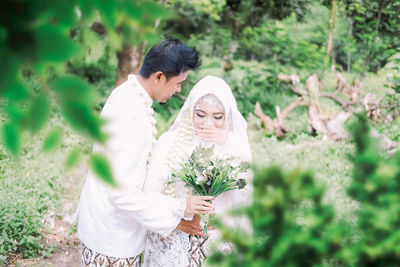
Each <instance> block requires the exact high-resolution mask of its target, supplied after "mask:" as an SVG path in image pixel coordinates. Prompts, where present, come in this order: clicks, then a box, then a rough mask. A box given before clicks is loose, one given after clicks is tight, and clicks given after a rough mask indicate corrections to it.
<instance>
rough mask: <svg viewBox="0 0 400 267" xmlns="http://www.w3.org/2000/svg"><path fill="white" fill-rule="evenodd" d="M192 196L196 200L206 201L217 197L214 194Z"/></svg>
mask: <svg viewBox="0 0 400 267" xmlns="http://www.w3.org/2000/svg"><path fill="white" fill-rule="evenodd" d="M192 198H194V199H196V200H204V201H210V200H214V199H215V197H213V196H192ZM207 203H208V202H207Z"/></svg>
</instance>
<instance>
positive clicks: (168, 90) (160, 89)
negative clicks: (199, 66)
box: [154, 71, 189, 103]
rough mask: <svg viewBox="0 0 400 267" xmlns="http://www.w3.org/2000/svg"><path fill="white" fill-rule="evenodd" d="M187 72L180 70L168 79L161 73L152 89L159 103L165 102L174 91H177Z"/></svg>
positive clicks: (179, 89)
mask: <svg viewBox="0 0 400 267" xmlns="http://www.w3.org/2000/svg"><path fill="white" fill-rule="evenodd" d="M188 72H189V71H186V72H181V73H180V74H179V75H178V76H174V77H170V78H169V80H167V78H166V77H165V75H162V76H161V77H160V80H159V82H158V84H157V86H156V88H155V90H154V96H155V99H156V100H157V101H158V102H160V103H166V102H167V101H168V99H170V98H171V96H172V95H173V94H175V93H176V92H178V93H179V92H180V91H181V86H182V83H183V82H184V81H185V80H186V77H187V75H188Z"/></svg>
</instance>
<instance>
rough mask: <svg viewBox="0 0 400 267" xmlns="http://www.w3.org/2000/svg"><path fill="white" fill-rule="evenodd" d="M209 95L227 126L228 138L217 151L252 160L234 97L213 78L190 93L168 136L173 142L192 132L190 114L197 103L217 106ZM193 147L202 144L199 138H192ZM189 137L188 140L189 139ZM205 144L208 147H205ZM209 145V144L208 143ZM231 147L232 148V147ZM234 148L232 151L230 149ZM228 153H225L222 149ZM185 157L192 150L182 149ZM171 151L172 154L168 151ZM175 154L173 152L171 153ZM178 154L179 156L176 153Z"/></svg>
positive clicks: (200, 82) (241, 118)
mask: <svg viewBox="0 0 400 267" xmlns="http://www.w3.org/2000/svg"><path fill="white" fill-rule="evenodd" d="M208 95H212V96H215V97H216V98H217V99H218V100H219V101H220V102H221V104H222V106H223V109H224V112H225V122H224V125H225V124H226V123H229V124H230V128H229V130H230V135H229V138H228V141H227V144H226V145H221V146H218V145H216V150H219V152H221V153H224V154H228V155H229V156H234V157H238V158H239V159H241V160H243V161H251V152H250V146H249V143H248V139H247V124H246V121H245V119H244V118H243V116H242V114H241V113H240V112H239V110H238V108H237V104H236V100H235V97H234V96H233V94H232V91H231V88H230V87H229V85H228V84H227V83H226V82H225V81H224V80H223V79H221V78H218V77H215V76H206V77H204V78H203V79H201V80H200V81H199V82H198V83H197V84H196V85H195V86H194V87H193V89H192V90H191V91H190V93H189V96H188V97H187V99H186V101H185V103H184V105H183V107H182V109H181V111H180V112H179V115H178V117H177V118H176V120H175V122H174V123H173V125H172V126H171V128H170V129H169V132H170V134H171V135H174V136H175V138H174V139H176V140H177V139H179V138H184V137H185V135H186V134H188V130H189V129H190V130H191V133H193V122H192V118H193V112H194V109H195V107H196V104H197V103H198V101H199V100H200V101H202V100H203V99H205V100H206V101H207V99H208V100H209V101H210V100H211V101H212V102H214V103H211V104H216V105H217V106H218V102H217V101H213V98H212V97H211V98H210V97H208ZM191 136H192V137H193V142H192V146H193V145H194V146H196V145H198V144H199V143H205V142H202V141H201V140H200V137H198V136H193V135H191ZM188 139H190V138H187V139H186V140H188ZM233 143H234V144H233ZM206 145H207V144H206ZM208 145H210V144H208ZM232 145H233V147H231V146H232ZM231 148H234V149H231ZM227 149H228V150H229V151H224V150H227ZM184 151H185V153H186V156H188V153H189V155H190V154H191V151H188V150H187V149H184ZM171 152H172V151H171ZM174 152H175V151H174ZM179 154H180V153H179Z"/></svg>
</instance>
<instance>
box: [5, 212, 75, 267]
mask: <svg viewBox="0 0 400 267" xmlns="http://www.w3.org/2000/svg"><path fill="white" fill-rule="evenodd" d="M71 227H72V226H71V223H69V222H67V221H65V220H57V219H56V220H55V226H54V231H52V233H51V234H49V235H47V236H46V239H47V241H48V243H50V244H56V247H57V248H56V251H55V252H54V253H52V255H51V257H50V258H36V259H22V255H15V256H14V257H13V258H12V259H10V260H9V263H8V264H7V266H15V267H17V266H18V267H25V266H33V267H42V266H43V267H56V266H57V267H75V266H77V267H79V266H80V242H79V239H78V236H77V234H76V233H72V234H71Z"/></svg>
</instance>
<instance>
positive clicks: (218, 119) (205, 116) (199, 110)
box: [193, 102, 225, 129]
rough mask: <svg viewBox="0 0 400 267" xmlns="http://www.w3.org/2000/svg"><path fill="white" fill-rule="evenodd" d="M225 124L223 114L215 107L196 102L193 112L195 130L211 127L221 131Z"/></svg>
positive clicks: (222, 111)
mask: <svg viewBox="0 0 400 267" xmlns="http://www.w3.org/2000/svg"><path fill="white" fill-rule="evenodd" d="M224 123H225V112H224V110H223V109H221V108H220V107H218V106H217V105H214V104H210V103H208V102H198V103H197V104H196V105H195V108H194V111H193V125H194V128H195V129H203V127H204V126H209V127H210V126H211V127H216V128H220V129H222V128H223V127H224Z"/></svg>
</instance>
